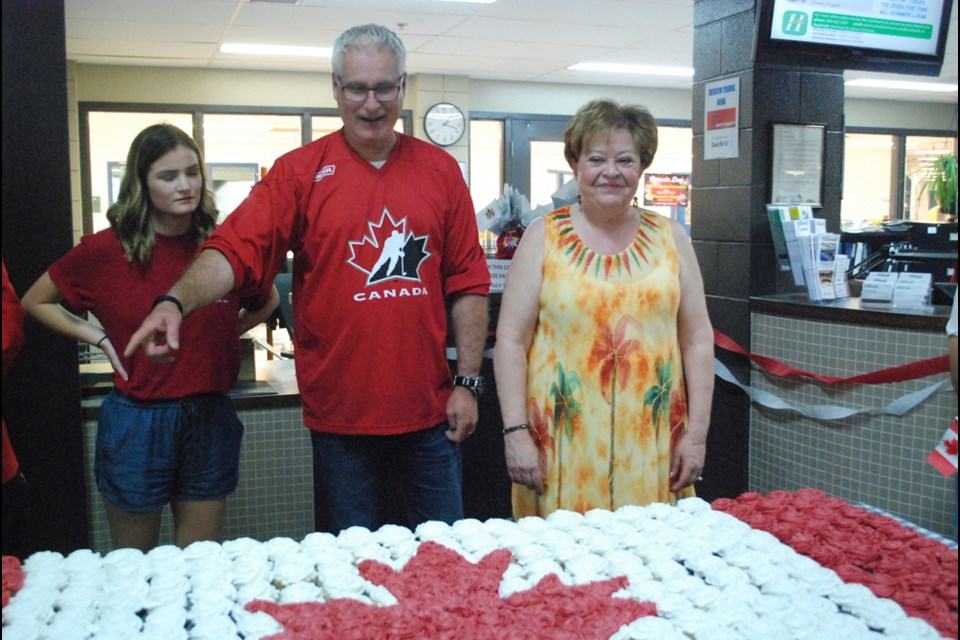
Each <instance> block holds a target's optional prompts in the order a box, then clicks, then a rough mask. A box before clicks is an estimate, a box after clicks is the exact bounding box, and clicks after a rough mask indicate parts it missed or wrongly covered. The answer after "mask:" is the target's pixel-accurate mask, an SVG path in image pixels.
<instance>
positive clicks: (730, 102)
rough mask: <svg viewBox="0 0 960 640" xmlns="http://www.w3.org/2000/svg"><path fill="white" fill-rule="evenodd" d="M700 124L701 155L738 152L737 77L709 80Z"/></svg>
mask: <svg viewBox="0 0 960 640" xmlns="http://www.w3.org/2000/svg"><path fill="white" fill-rule="evenodd" d="M704 91H705V92H706V96H705V98H706V100H705V105H704V106H705V108H704V127H703V159H704V160H720V159H722V158H736V157H738V156H739V155H740V148H739V144H738V143H739V138H740V136H739V132H740V78H739V77H737V78H728V79H726V80H717V81H715V82H708V83H707V84H706V86H705V87H704Z"/></svg>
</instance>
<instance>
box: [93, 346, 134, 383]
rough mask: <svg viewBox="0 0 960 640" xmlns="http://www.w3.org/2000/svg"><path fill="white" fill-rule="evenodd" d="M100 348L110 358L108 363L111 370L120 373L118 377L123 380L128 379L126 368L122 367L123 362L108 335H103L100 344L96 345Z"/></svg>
mask: <svg viewBox="0 0 960 640" xmlns="http://www.w3.org/2000/svg"><path fill="white" fill-rule="evenodd" d="M97 346H99V347H100V349H101V350H102V351H103V352H104V353H105V354H106V355H107V358H108V359H109V360H110V364H111V365H113V370H114V371H116V372H117V373H119V374H120V377H121V378H123V379H124V380H130V378H129V376H127V370H126V369H124V368H123V362H122V361H121V360H120V354H118V353H117V350H116V349H114V348H113V341H111V340H110V337H109V336H103V339H102V340H101V342H100V344H99V345H97Z"/></svg>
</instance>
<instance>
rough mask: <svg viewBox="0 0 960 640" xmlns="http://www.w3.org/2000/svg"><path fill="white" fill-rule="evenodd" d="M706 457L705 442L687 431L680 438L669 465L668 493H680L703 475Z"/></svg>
mask: <svg viewBox="0 0 960 640" xmlns="http://www.w3.org/2000/svg"><path fill="white" fill-rule="evenodd" d="M706 457H707V442H706V440H704V439H703V438H702V437H696V436H694V435H691V433H690V432H689V431H687V432H685V433H684V434H683V435H682V436H680V440H679V441H678V442H677V447H676V449H674V451H673V460H672V461H671V463H670V491H680V490H681V489H684V488H686V487H689V486H690V485H692V484H693V483H694V482H696V481H697V480H698V479H699V478H700V474H701V473H703V463H704V460H705V459H706Z"/></svg>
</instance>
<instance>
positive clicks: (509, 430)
mask: <svg viewBox="0 0 960 640" xmlns="http://www.w3.org/2000/svg"><path fill="white" fill-rule="evenodd" d="M529 428H530V425H529V424H527V423H526V422H524V423H523V424H518V425H516V426H515V427H506V428H505V429H504V430H503V435H507V434H508V433H513V432H514V431H520V430H522V429H529Z"/></svg>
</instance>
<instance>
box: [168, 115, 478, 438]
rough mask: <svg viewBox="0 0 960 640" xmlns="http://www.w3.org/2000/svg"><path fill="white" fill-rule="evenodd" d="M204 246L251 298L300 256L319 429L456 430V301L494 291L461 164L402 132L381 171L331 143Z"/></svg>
mask: <svg viewBox="0 0 960 640" xmlns="http://www.w3.org/2000/svg"><path fill="white" fill-rule="evenodd" d="M204 248H212V249H216V250H217V251H220V252H221V253H223V255H224V256H226V258H227V260H229V261H230V264H231V266H232V267H233V270H234V275H235V278H236V282H237V286H238V290H239V291H240V292H241V293H245V292H253V291H258V290H261V288H262V287H263V286H264V285H265V284H266V283H272V282H273V278H274V277H275V276H276V273H277V271H278V270H279V267H280V265H281V263H282V262H283V260H284V259H285V258H286V255H287V251H292V252H293V254H294V266H293V307H294V323H295V326H296V331H295V333H294V341H295V353H296V357H295V363H296V369H297V383H298V385H299V387H300V394H301V398H302V406H303V417H304V422H305V423H306V425H307V426H308V427H310V428H311V429H316V430H318V431H325V432H330V433H350V434H371V435H386V434H397V433H406V432H411V431H416V430H420V429H424V428H427V427H430V426H434V425H437V424H439V423H441V422H443V421H444V420H446V402H447V399H448V398H449V396H450V392H451V390H452V385H451V378H450V370H449V367H448V364H447V359H446V350H445V344H446V337H447V317H446V304H445V303H446V300H448V299H451V298H454V297H456V296H459V295H463V294H479V295H487V293H488V291H489V288H490V276H489V272H488V270H487V266H486V259H485V255H484V253H483V250H482V248H481V247H480V242H479V234H478V231H477V223H476V216H475V214H474V211H473V203H472V201H471V199H470V193H469V191H468V189H467V186H466V183H465V182H464V180H463V174H462V172H461V170H460V166H459V165H458V164H457V162H456V160H454V159H453V157H452V156H450V154H448V153H447V152H445V151H443V150H442V149H439V148H438V147H434V146H433V145H430V144H427V143H425V142H422V141H420V140H417V139H416V138H412V137H410V136H405V135H399V140H398V142H397V145H396V146H395V147H394V149H393V152H392V153H391V155H390V158H389V160H387V162H386V164H384V165H383V167H382V168H380V169H378V168H376V167H374V166H373V165H371V164H370V163H369V162H367V161H366V160H364V159H363V158H361V157H360V156H359V155H357V154H356V153H354V151H353V150H352V149H350V147H349V146H348V145H347V144H346V141H345V139H344V137H343V133H342V131H340V132H337V133H333V134H330V135H328V136H325V137H324V138H321V139H320V140H317V141H315V142H313V143H311V144H308V145H306V146H304V147H301V148H299V149H297V150H295V151H292V152H290V153H288V154H286V155H284V156H282V157H281V158H280V159H278V160H277V162H276V163H275V164H274V166H273V168H271V170H270V171H269V172H268V173H267V175H266V177H265V178H264V179H263V180H262V181H260V182H259V183H258V184H257V185H256V186H254V188H253V190H252V191H251V192H250V195H249V196H248V197H247V198H246V200H244V201H243V202H242V203H241V204H240V206H239V207H238V208H237V209H236V211H234V212H233V213H232V214H231V215H230V216H229V217H228V218H227V220H226V221H225V222H224V223H223V224H222V225H221V226H220V228H219V229H218V230H217V231H216V232H215V233H214V234H213V236H211V238H210V240H208V241H207V243H206V244H205V245H204ZM181 344H182V345H183V346H182V348H184V349H186V348H187V347H186V344H187V343H186V342H183V343H181Z"/></svg>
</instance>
